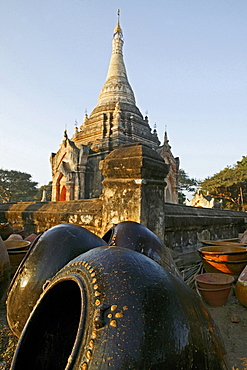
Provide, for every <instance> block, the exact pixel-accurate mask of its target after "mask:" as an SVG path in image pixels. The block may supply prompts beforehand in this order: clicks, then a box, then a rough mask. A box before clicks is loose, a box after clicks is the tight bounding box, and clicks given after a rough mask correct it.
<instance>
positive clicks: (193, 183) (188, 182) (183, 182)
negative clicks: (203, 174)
mask: <svg viewBox="0 0 247 370" xmlns="http://www.w3.org/2000/svg"><path fill="white" fill-rule="evenodd" d="M197 186H198V180H196V179H193V178H190V177H189V176H188V175H187V173H186V172H185V171H184V170H183V169H182V168H181V169H180V170H179V171H178V202H179V204H184V203H185V200H186V195H185V194H184V193H183V192H184V191H186V192H195V191H196V189H197Z"/></svg>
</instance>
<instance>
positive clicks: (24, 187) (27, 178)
mask: <svg viewBox="0 0 247 370" xmlns="http://www.w3.org/2000/svg"><path fill="white" fill-rule="evenodd" d="M31 178H32V176H31V175H29V174H28V173H25V172H19V171H13V170H12V171H8V170H3V169H0V202H2V203H9V202H23V201H30V200H33V198H34V196H35V194H36V193H37V185H38V183H37V182H34V181H31Z"/></svg>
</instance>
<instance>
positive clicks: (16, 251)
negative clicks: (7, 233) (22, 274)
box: [4, 239, 31, 276]
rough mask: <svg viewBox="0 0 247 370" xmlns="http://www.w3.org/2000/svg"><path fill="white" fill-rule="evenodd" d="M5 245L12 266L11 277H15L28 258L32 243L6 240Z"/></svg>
mask: <svg viewBox="0 0 247 370" xmlns="http://www.w3.org/2000/svg"><path fill="white" fill-rule="evenodd" d="M4 244H5V245H6V247H7V251H8V254H9V259H10V265H11V276H13V275H14V274H15V272H16V270H17V268H18V266H19V265H20V263H21V261H22V260H23V258H24V257H25V256H26V254H27V251H28V249H29V248H30V244H31V243H30V242H29V241H25V240H23V239H21V240H5V242H4Z"/></svg>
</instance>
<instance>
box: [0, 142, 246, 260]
mask: <svg viewBox="0 0 247 370" xmlns="http://www.w3.org/2000/svg"><path fill="white" fill-rule="evenodd" d="M100 168H101V171H102V174H103V176H104V181H103V193H102V195H101V196H100V198H96V199H85V200H75V201H64V202H63V201H61V202H45V203H42V202H29V203H28V202H21V203H16V204H11V203H5V204H0V222H10V223H11V224H12V225H13V227H14V229H15V230H20V229H22V228H24V229H25V230H26V231H27V233H28V234H31V233H33V232H34V233H40V232H43V231H44V230H46V229H49V228H51V227H52V226H55V225H58V224H61V223H73V224H78V225H80V226H83V227H86V228H87V229H89V230H90V231H92V232H93V233H95V234H97V235H98V236H103V235H104V234H105V233H106V231H108V230H109V229H110V228H111V227H112V226H113V225H114V224H117V223H119V222H122V221H136V222H139V223H141V224H143V225H144V226H146V227H148V228H149V229H150V230H152V231H153V232H154V233H155V234H156V235H157V236H158V237H159V238H160V239H161V240H162V241H164V242H165V244H166V246H167V247H169V248H170V249H172V250H173V251H174V254H175V255H176V256H178V255H179V256H181V255H183V256H190V255H191V256H193V259H194V258H195V255H197V252H196V251H197V249H198V247H200V246H201V244H200V242H199V240H200V239H222V238H234V237H237V236H238V234H239V233H241V232H243V231H244V230H245V229H247V213H245V212H234V211H226V210H221V209H206V208H195V207H188V206H181V205H176V204H170V203H164V187H165V185H166V184H165V181H164V178H165V176H166V174H167V172H168V166H167V165H166V164H165V162H164V161H163V159H162V158H161V157H160V156H159V155H158V153H157V152H156V151H154V150H152V149H151V148H149V147H147V146H144V145H140V144H138V143H137V144H133V145H128V146H122V147H120V148H118V149H116V150H114V151H112V152H111V153H110V154H109V155H108V156H107V157H106V159H105V160H103V161H101V164H100Z"/></svg>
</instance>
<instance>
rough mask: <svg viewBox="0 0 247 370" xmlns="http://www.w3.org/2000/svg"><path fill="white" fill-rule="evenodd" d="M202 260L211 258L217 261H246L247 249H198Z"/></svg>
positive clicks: (226, 246) (225, 246)
mask: <svg viewBox="0 0 247 370" xmlns="http://www.w3.org/2000/svg"><path fill="white" fill-rule="evenodd" d="M198 252H199V254H200V256H201V258H206V259H208V258H210V259H214V260H215V261H224V262H225V261H246V260H247V248H246V247H237V246H230V245H218V246H210V247H202V248H199V249H198Z"/></svg>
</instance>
